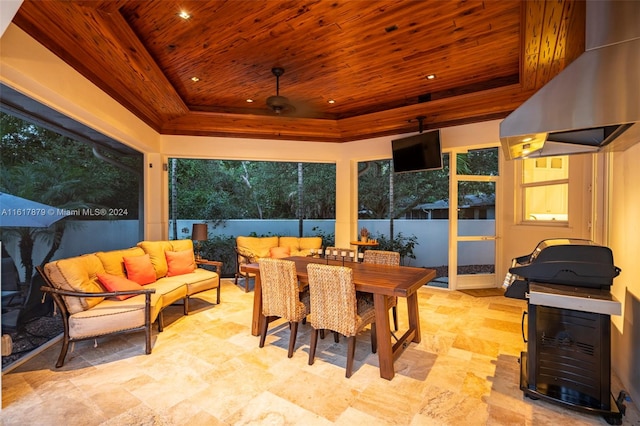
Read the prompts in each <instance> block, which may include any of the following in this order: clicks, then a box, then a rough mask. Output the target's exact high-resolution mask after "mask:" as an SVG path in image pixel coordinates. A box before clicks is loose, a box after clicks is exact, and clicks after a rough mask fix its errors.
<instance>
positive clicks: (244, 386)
mask: <svg viewBox="0 0 640 426" xmlns="http://www.w3.org/2000/svg"><path fill="white" fill-rule="evenodd" d="M214 301H215V292H214V291H211V292H207V293H203V294H202V295H201V297H199V298H198V299H196V300H194V301H193V304H192V306H193V308H194V309H193V312H192V313H191V315H189V316H187V317H184V316H182V315H181V312H182V307H181V306H173V307H170V308H168V310H167V312H166V315H165V318H166V326H165V331H164V332H163V333H157V331H154V336H153V342H154V347H153V353H152V354H151V355H144V351H143V340H144V336H143V333H136V334H128V335H123V336H115V337H109V338H102V339H99V340H98V346H97V347H94V342H93V341H89V342H78V343H77V344H76V345H75V350H74V351H73V352H72V353H70V354H69V355H68V357H67V362H66V364H65V366H64V367H63V368H61V369H56V368H55V367H54V363H55V361H56V358H57V356H58V351H59V348H60V346H59V344H56V345H54V346H53V347H51V348H49V349H47V350H46V351H44V352H43V353H41V354H39V355H37V356H36V357H34V358H32V359H31V360H29V361H28V362H26V363H24V364H23V365H21V366H19V367H18V368H16V369H14V370H13V371H11V372H8V373H6V374H5V375H4V376H3V377H2V406H3V409H2V412H1V413H0V417H1V420H2V424H3V425H7V426H8V425H20V426H24V425H38V426H43V425H56V426H57V425H69V426H73V425H79V426H91V425H244V424H252V425H263V424H265V425H298V424H300V425H327V424H339V425H364V424H366V425H370V426H373V425H385V424H398V425H456V426H457V425H563V424H572V425H606V424H607V423H606V422H605V421H604V420H603V419H602V418H601V417H598V416H592V415H587V414H583V413H580V412H576V411H570V410H567V409H564V408H562V407H559V406H557V405H554V404H549V403H545V402H542V401H533V400H531V399H529V398H524V397H523V395H522V392H521V391H520V390H519V385H518V380H519V365H518V358H519V354H520V351H521V350H522V349H523V343H522V336H521V330H520V321H521V315H522V311H523V309H524V308H525V302H524V301H519V300H512V299H507V298H504V297H499V296H498V297H484V298H474V297H471V296H468V295H466V294H462V293H460V292H448V291H446V290H440V289H431V288H426V287H425V288H423V289H421V290H420V319H421V324H422V342H421V343H419V344H415V343H412V344H411V345H409V347H408V348H407V349H406V350H405V352H404V353H403V354H402V355H401V356H400V357H399V358H398V360H397V361H396V363H395V367H396V372H397V373H396V376H395V378H394V379H393V380H392V381H387V380H384V379H381V378H380V377H379V373H378V361H377V356H376V355H374V354H371V353H370V341H369V331H368V330H365V331H364V332H363V333H362V335H361V336H359V338H358V339H359V343H358V347H357V352H356V363H355V372H354V374H353V376H352V377H351V378H350V379H346V378H345V377H344V365H345V352H346V341H345V340H344V339H341V341H340V343H338V344H336V343H334V342H333V338H331V337H328V338H326V339H324V340H321V341H320V342H319V344H318V354H317V357H316V362H315V364H314V365H311V366H310V365H308V364H307V361H308V353H309V352H308V349H309V337H310V335H309V326H308V325H303V326H301V331H300V332H299V336H298V344H297V346H296V352H295V354H294V356H293V358H291V359H288V358H287V349H286V348H287V343H288V337H289V334H288V329H287V327H286V326H285V325H277V326H275V327H274V328H273V331H270V334H269V336H268V338H267V344H266V345H265V347H264V348H263V349H260V348H258V338H257V337H254V336H251V334H250V328H249V326H250V322H251V306H252V301H253V293H244V291H243V290H242V289H241V288H240V287H236V286H235V285H233V282H232V281H228V280H224V284H223V288H222V304H221V305H215V304H214ZM405 310H406V305H405V304H404V303H403V302H401V303H399V311H400V317H401V318H404V317H405V315H406V311H405ZM401 328H402V322H401ZM619 386H620V385H619V384H618V380H617V379H616V378H615V377H614V380H613V384H612V388H613V391H614V394H615V395H617V393H618V391H619V389H620V387H619ZM627 407H628V408H627V415H626V416H625V417H624V419H623V424H625V425H634V426H636V425H640V420H639V419H640V416H639V415H638V411H637V408H636V407H635V406H634V405H633V404H632V403H627Z"/></svg>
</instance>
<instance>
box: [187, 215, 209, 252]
mask: <svg viewBox="0 0 640 426" xmlns="http://www.w3.org/2000/svg"><path fill="white" fill-rule="evenodd" d="M208 233H209V230H208V229H207V224H206V223H194V224H193V229H192V230H191V239H192V240H193V241H196V259H200V249H201V243H200V241H206V240H208V239H209V238H208Z"/></svg>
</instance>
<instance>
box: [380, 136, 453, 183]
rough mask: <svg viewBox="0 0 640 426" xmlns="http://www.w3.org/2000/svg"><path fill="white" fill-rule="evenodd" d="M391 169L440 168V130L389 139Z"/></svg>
mask: <svg viewBox="0 0 640 426" xmlns="http://www.w3.org/2000/svg"><path fill="white" fill-rule="evenodd" d="M391 151H392V153H393V170H394V171H395V172H396V173H405V172H417V171H422V170H437V169H441V168H442V151H441V149H440V130H431V131H428V132H424V133H420V134H417V135H414V136H409V137H406V138H402V139H395V140H392V141H391Z"/></svg>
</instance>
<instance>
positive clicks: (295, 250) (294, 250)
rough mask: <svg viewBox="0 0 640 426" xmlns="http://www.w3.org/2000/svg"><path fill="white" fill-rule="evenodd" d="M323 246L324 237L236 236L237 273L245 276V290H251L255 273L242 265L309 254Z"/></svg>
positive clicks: (236, 276) (236, 281)
mask: <svg viewBox="0 0 640 426" xmlns="http://www.w3.org/2000/svg"><path fill="white" fill-rule="evenodd" d="M321 248H322V237H278V236H275V237H244V236H238V237H236V254H237V256H236V275H235V283H236V285H237V284H238V277H242V278H244V291H245V292H247V291H249V279H250V278H253V277H254V276H255V274H251V273H248V272H243V271H241V267H242V265H246V264H248V263H256V262H257V261H258V259H260V258H265V257H268V258H274V259H277V258H283V257H289V256H308V255H309V254H310V253H311V250H319V249H321Z"/></svg>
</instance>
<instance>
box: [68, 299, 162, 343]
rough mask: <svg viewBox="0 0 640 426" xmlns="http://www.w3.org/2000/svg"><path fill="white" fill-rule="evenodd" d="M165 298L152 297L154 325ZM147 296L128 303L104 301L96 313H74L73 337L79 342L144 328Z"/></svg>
mask: <svg viewBox="0 0 640 426" xmlns="http://www.w3.org/2000/svg"><path fill="white" fill-rule="evenodd" d="M161 300H162V296H161V295H159V294H152V295H151V322H154V321H155V320H156V318H157V317H158V313H159V312H160V310H161V309H162V305H161V303H160V302H161ZM144 308H145V295H143V294H142V295H139V296H135V297H131V298H129V299H126V300H122V301H120V300H115V299H104V300H103V301H102V302H101V303H100V304H99V305H97V306H94V307H93V308H92V309H88V310H86V311H80V312H77V313H74V314H73V315H71V316H70V317H69V337H71V338H72V339H79V338H84V337H92V336H99V335H103V334H108V333H115V332H118V331H124V330H130V329H133V328H138V327H142V326H143V325H144V324H145V318H144Z"/></svg>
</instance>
